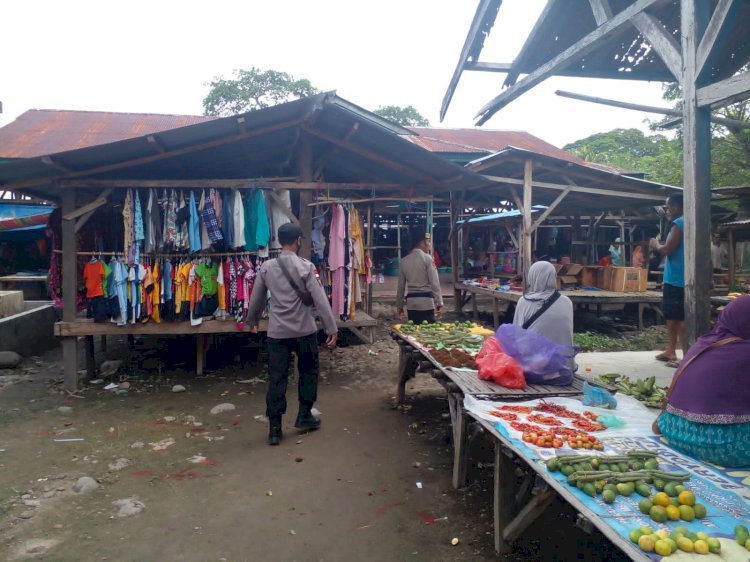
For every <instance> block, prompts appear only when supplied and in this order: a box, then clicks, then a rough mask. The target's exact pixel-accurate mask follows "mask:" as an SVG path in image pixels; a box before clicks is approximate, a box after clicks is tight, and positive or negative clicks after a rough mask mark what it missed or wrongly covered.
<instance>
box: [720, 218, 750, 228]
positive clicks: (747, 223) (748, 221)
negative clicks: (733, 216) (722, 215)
mask: <svg viewBox="0 0 750 562" xmlns="http://www.w3.org/2000/svg"><path fill="white" fill-rule="evenodd" d="M719 226H720V227H721V228H726V227H733V226H750V219H743V220H739V221H731V222H723V223H721V224H720V225H719Z"/></svg>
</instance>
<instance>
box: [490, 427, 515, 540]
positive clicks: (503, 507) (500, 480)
mask: <svg viewBox="0 0 750 562" xmlns="http://www.w3.org/2000/svg"><path fill="white" fill-rule="evenodd" d="M494 488H495V490H494V491H495V493H494V500H495V501H494V511H495V552H497V553H498V554H506V553H508V552H510V551H511V550H513V547H512V545H511V544H510V542H508V541H507V540H506V539H505V537H504V536H503V531H504V530H505V527H507V526H508V524H509V523H510V522H511V520H512V519H513V496H514V491H515V489H516V473H515V465H514V464H513V461H512V460H511V459H510V458H508V457H507V456H506V455H505V453H504V452H503V449H502V445H501V444H500V441H499V440H497V439H495V482H494Z"/></svg>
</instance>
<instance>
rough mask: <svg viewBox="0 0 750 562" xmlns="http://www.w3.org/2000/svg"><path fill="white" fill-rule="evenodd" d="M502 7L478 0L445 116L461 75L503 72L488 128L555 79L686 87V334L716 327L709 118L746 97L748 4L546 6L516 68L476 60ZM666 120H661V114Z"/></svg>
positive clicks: (741, 0) (643, 0) (558, 2)
mask: <svg viewBox="0 0 750 562" xmlns="http://www.w3.org/2000/svg"><path fill="white" fill-rule="evenodd" d="M501 6H502V0H480V1H479V2H478V6H477V10H476V13H475V15H474V19H473V21H472V23H471V25H470V27H469V31H468V34H467V36H466V40H465V42H464V46H463V48H462V51H461V54H460V56H459V60H458V64H457V66H456V68H455V71H454V73H453V77H452V79H451V81H450V83H449V84H448V89H447V91H446V94H445V97H444V99H443V106H442V109H441V119H442V117H443V116H444V115H445V112H446V110H447V108H448V105H449V104H450V101H451V98H452V96H453V92H454V91H455V88H456V86H457V84H458V82H459V80H460V77H461V74H462V73H463V71H464V70H477V71H489V72H500V73H505V74H506V78H505V82H504V84H503V88H504V90H503V91H501V92H500V93H498V94H496V95H495V97H493V98H492V99H490V100H489V101H488V102H487V103H486V104H485V105H484V106H482V107H481V108H479V110H478V112H477V115H476V118H477V124H479V125H481V124H483V123H486V122H487V121H488V120H489V119H490V118H491V117H492V116H493V115H494V114H495V113H497V112H498V111H500V110H501V109H503V108H504V107H506V106H507V105H508V104H509V103H511V102H512V101H513V100H515V99H517V98H518V97H519V96H521V95H523V94H524V93H526V92H528V91H529V90H531V89H532V88H534V87H536V86H537V85H538V84H540V83H542V82H543V81H545V80H546V79H547V78H550V77H552V76H578V77H586V78H611V79H621V80H622V79H627V80H642V81H654V80H656V81H662V82H670V83H677V84H679V85H680V87H681V88H680V90H681V95H682V100H681V103H680V111H681V115H679V117H680V118H681V121H682V125H683V134H682V141H683V167H684V175H683V177H684V180H683V181H684V188H685V209H684V210H685V213H684V217H685V309H686V314H685V320H686V324H685V329H686V340H687V342H688V343H690V342H693V341H695V340H696V338H697V337H698V336H699V335H700V334H702V333H705V332H707V331H708V329H709V328H710V303H709V299H708V298H707V297H708V295H709V293H710V283H711V278H710V277H711V272H710V270H709V269H707V268H706V267H705V264H706V263H708V262H709V261H710V248H709V239H710V236H709V233H710V228H711V226H710V223H711V221H710V218H711V217H710V213H711V206H710V202H711V112H712V110H714V109H717V108H720V107H723V106H726V105H728V104H731V103H734V102H737V101H742V100H744V99H747V98H748V97H750V71H748V69H747V64H748V62H750V34H748V33H747V30H748V26H750V3H749V2H747V1H745V0H712V1H710V0H589V1H588V2H585V1H583V0H580V1H576V2H571V1H569V0H549V2H547V3H546V5H545V7H544V9H543V10H542V12H541V15H540V16H539V19H538V20H537V22H536V23H535V24H534V26H533V28H532V29H531V30H530V32H529V34H528V36H527V38H526V42H525V43H524V45H523V46H522V47H521V49H520V51H519V52H518V54H517V56H515V57H514V59H513V62H510V63H506V62H480V61H479V57H480V55H481V52H482V49H483V47H484V43H485V39H486V38H487V36H488V35H489V33H490V31H491V30H492V27H493V25H494V23H495V21H496V18H498V17H500V15H499V14H500V12H502V10H501ZM662 113H664V112H663V111H662Z"/></svg>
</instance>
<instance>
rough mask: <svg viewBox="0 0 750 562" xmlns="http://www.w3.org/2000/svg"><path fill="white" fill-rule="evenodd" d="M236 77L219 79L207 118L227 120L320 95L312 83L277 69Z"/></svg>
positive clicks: (205, 110)
mask: <svg viewBox="0 0 750 562" xmlns="http://www.w3.org/2000/svg"><path fill="white" fill-rule="evenodd" d="M233 76H234V77H233V78H224V77H223V76H217V77H216V78H214V79H213V80H211V82H209V83H208V85H209V86H211V89H210V90H209V92H208V95H206V97H205V98H204V99H203V113H204V115H217V116H221V117H226V116H228V115H237V114H238V113H245V112H247V111H253V110H255V109H263V108H265V107H270V106H272V105H277V104H280V103H284V102H288V101H292V100H295V99H299V98H304V97H307V96H311V95H314V94H317V93H319V90H318V89H317V88H315V87H314V86H313V85H312V84H311V83H310V81H309V80H306V79H301V80H295V79H294V78H293V77H292V76H291V75H289V74H287V73H286V72H279V71H277V70H261V69H259V68H255V67H253V68H250V69H249V70H235V71H234V72H233Z"/></svg>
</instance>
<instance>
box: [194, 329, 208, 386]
mask: <svg viewBox="0 0 750 562" xmlns="http://www.w3.org/2000/svg"><path fill="white" fill-rule="evenodd" d="M195 337H196V338H197V341H196V342H195V344H196V345H195V373H196V374H197V375H198V376H201V375H203V368H204V367H205V366H206V334H196V336H195Z"/></svg>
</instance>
